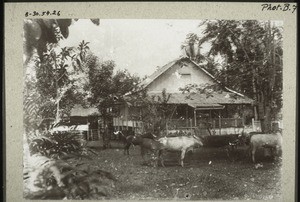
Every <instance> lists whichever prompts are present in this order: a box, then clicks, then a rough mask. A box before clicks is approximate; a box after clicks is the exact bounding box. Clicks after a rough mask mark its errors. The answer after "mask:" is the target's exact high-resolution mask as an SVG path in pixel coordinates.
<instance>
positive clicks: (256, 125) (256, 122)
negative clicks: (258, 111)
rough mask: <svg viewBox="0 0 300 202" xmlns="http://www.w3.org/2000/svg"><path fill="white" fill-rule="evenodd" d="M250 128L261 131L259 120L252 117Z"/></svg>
mask: <svg viewBox="0 0 300 202" xmlns="http://www.w3.org/2000/svg"><path fill="white" fill-rule="evenodd" d="M252 130H253V131H255V132H261V122H260V121H255V120H254V119H252Z"/></svg>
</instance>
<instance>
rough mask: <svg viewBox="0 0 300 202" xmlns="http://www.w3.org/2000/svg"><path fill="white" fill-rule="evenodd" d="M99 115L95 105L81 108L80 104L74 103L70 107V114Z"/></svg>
mask: <svg viewBox="0 0 300 202" xmlns="http://www.w3.org/2000/svg"><path fill="white" fill-rule="evenodd" d="M97 115H100V112H99V110H98V109H97V108H96V107H89V108H83V107H82V106H81V105H75V106H74V107H73V108H72V109H71V116H97Z"/></svg>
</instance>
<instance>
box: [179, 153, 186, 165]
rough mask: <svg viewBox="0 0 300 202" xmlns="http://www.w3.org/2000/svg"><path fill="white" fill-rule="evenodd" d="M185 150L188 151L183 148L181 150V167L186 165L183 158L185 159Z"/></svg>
mask: <svg viewBox="0 0 300 202" xmlns="http://www.w3.org/2000/svg"><path fill="white" fill-rule="evenodd" d="M185 152H186V150H182V151H181V158H180V165H181V167H184V165H183V160H184V157H185Z"/></svg>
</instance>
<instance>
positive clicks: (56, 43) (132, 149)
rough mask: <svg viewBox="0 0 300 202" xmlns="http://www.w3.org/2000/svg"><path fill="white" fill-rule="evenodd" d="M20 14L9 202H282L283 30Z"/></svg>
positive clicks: (208, 21)
mask: <svg viewBox="0 0 300 202" xmlns="http://www.w3.org/2000/svg"><path fill="white" fill-rule="evenodd" d="M290 6H292V5H290ZM50 8H51V9H50ZM291 8H292V7H291ZM293 8H294V7H293ZM89 9H91V8H90V7H89ZM295 9H296V8H295ZM22 15H24V16H25V17H23V20H22V33H19V35H20V37H22V40H21V41H22V45H21V47H22V56H23V58H18V60H20V61H21V60H22V70H21V71H22V74H21V76H18V77H15V78H14V81H16V82H17V83H21V84H22V88H21V89H20V90H21V91H22V96H21V97H22V100H20V102H21V103H20V105H15V107H19V106H20V107H22V111H21V114H18V115H16V116H20V117H21V119H22V120H23V122H22V126H21V125H20V126H18V127H21V129H20V130H17V131H22V133H20V134H18V135H17V136H18V140H17V139H13V140H12V144H13V142H19V143H21V145H22V149H21V148H19V149H21V150H20V152H21V153H20V154H21V156H22V157H21V158H22V162H19V163H18V166H22V168H21V171H22V174H21V176H18V175H19V174H16V177H20V178H22V179H21V181H20V185H21V184H22V190H20V192H21V195H22V199H20V200H22V201H23V200H126V201H128V200H180V201H183V200H184V201H185V200H193V201H201V200H206V201H212V200H221V201H222V200H235V201H245V200H275V201H282V200H283V195H284V192H286V191H287V190H286V189H285V188H284V186H285V185H284V184H286V182H287V180H285V177H286V176H285V175H286V170H285V168H286V165H287V159H286V156H287V155H286V153H285V152H286V149H287V147H288V146H287V145H286V141H289V142H291V141H293V140H294V139H293V138H295V137H294V135H295V134H293V133H291V132H286V131H291V126H292V127H295V126H294V125H293V122H292V121H291V122H289V121H288V120H290V116H289V115H292V114H289V115H286V114H287V113H285V111H284V109H286V107H287V105H286V103H288V102H286V101H285V100H286V97H284V95H285V93H286V92H287V89H291V88H290V87H288V88H287V81H284V78H286V77H284V74H286V73H285V72H286V71H288V70H287V69H288V68H295V67H293V66H287V65H286V62H285V60H284V58H285V57H287V55H288V54H289V52H288V51H287V50H286V49H285V48H284V44H285V43H286V42H285V40H287V39H286V37H285V36H286V35H285V34H286V32H285V31H286V29H290V27H289V26H290V24H286V21H284V20H282V19H281V18H278V19H277V20H275V19H273V18H270V19H268V18H261V19H256V18H250V17H249V18H247V19H245V18H238V17H237V18H236V19H235V18H233V19H232V18H230V19H229V18H226V17H222V16H221V15H217V17H216V18H212V17H211V18H206V17H203V18H199V17H197V18H184V17H182V18H170V17H168V18H155V17H152V18H149V17H145V18H142V17H139V18H128V17H124V18H113V17H109V18H108V17H102V16H103V15H99V17H97V16H96V17H95V15H91V17H80V16H81V15H79V14H73V15H72V17H65V16H68V15H65V14H64V13H63V9H62V11H61V10H60V9H59V7H58V8H57V9H52V7H49V8H48V9H45V10H40V9H31V10H26V12H24V13H22ZM290 15H292V13H290ZM286 27H287V28H286ZM10 46H13V43H12V44H10ZM10 54H12V52H11V51H10ZM17 57H20V56H17ZM19 69H21V67H20V68H19ZM11 74H12V72H10V75H11ZM293 78H294V77H291V80H292V79H293ZM10 82H12V81H10ZM18 86H20V85H18ZM12 89H13V88H11V90H10V92H8V90H6V94H7V96H8V97H11V95H12V94H14V91H13V90H12ZM10 93H11V95H10ZM284 98H285V99H284ZM290 106H291V107H293V105H290ZM9 117H11V115H10V116H9ZM21 119H20V120H21ZM10 120H13V118H8V121H10ZM6 127H7V128H9V127H11V128H10V129H11V130H13V128H14V127H15V126H14V125H13V124H11V125H10V124H7V125H6ZM7 135H8V134H6V137H7ZM13 137H15V136H13ZM6 144H7V143H6ZM6 147H7V148H9V147H10V145H9V144H7V146H6ZM293 148H294V146H291V148H290V149H293ZM10 151H11V150H10ZM16 153H17V151H16ZM7 159H8V161H9V162H8V163H9V164H11V163H12V161H16V159H11V158H7ZM290 166H293V165H292V164H291V165H290ZM6 168H7V167H6ZM10 178H12V175H11V174H10ZM291 182H292V181H291ZM291 193H294V192H291Z"/></svg>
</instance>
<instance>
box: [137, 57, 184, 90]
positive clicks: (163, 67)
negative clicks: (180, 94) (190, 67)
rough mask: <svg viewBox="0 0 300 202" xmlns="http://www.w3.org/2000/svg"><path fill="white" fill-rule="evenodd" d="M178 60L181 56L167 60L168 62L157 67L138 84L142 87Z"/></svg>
mask: <svg viewBox="0 0 300 202" xmlns="http://www.w3.org/2000/svg"><path fill="white" fill-rule="evenodd" d="M180 60H181V58H177V59H176V60H173V61H171V62H169V63H168V64H166V65H164V66H162V67H161V68H159V69H157V70H156V71H155V72H154V73H153V74H151V75H150V76H149V77H147V78H146V79H145V80H143V81H142V82H141V83H140V84H139V85H140V86H143V87H147V86H148V85H149V84H150V83H152V82H153V81H154V80H155V79H156V78H158V77H159V76H160V75H162V74H163V73H164V72H165V71H167V70H168V69H169V68H171V67H172V66H173V65H174V64H176V63H177V62H178V61H180Z"/></svg>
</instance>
